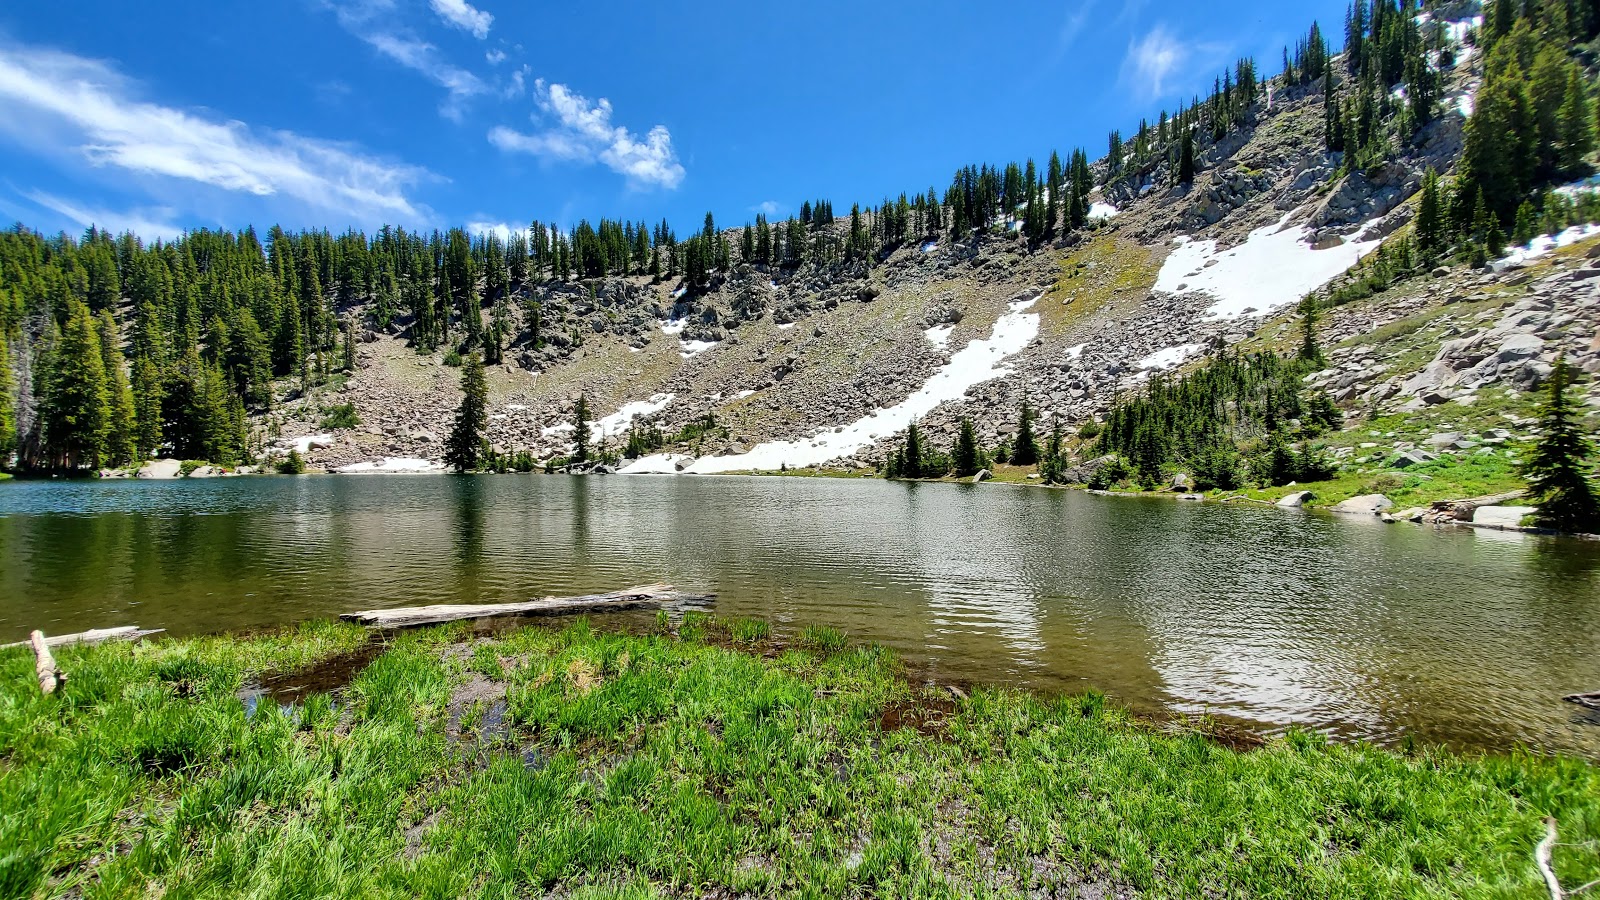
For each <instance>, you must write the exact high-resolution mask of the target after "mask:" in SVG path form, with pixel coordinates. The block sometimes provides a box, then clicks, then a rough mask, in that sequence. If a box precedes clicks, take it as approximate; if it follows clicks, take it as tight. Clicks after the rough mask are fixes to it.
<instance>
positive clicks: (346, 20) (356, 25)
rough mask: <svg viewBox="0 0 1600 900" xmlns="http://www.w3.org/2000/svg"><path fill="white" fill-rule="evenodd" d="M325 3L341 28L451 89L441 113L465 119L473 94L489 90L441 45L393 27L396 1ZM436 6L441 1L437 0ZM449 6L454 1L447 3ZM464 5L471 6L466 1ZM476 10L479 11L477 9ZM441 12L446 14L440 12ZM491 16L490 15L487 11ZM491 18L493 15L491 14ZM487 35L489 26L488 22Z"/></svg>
mask: <svg viewBox="0 0 1600 900" xmlns="http://www.w3.org/2000/svg"><path fill="white" fill-rule="evenodd" d="M323 5H324V6H326V7H327V8H329V9H332V10H333V11H334V14H335V15H336V16H338V19H339V25H340V27H342V28H344V30H345V31H348V32H350V33H351V34H353V35H355V36H356V37H358V38H360V39H361V40H362V41H365V42H366V44H367V45H368V46H370V47H372V48H373V49H374V50H377V51H378V52H379V53H382V54H383V55H384V56H387V57H388V58H390V59H392V60H394V61H395V62H397V63H399V64H400V65H402V66H405V67H406V68H408V69H411V70H413V71H415V72H418V73H420V74H421V75H423V76H424V77H426V78H427V79H429V80H430V81H432V82H434V83H435V84H437V85H439V86H440V87H442V88H444V89H445V90H446V91H448V92H449V97H448V98H447V100H446V101H445V103H444V105H442V106H441V107H440V108H439V113H440V114H441V115H443V116H445V117H446V118H449V119H453V120H455V121H457V122H459V121H461V118H462V112H461V104H462V102H463V101H464V100H466V99H467V98H469V97H473V96H477V95H479V94H485V93H488V92H489V86H488V85H487V84H485V83H484V81H483V79H481V78H479V77H478V76H477V75H474V74H473V73H471V72H469V71H467V70H466V69H463V68H461V67H460V66H456V65H452V64H451V63H449V62H447V61H446V60H445V59H444V58H443V57H442V56H441V55H440V53H439V48H437V47H435V46H434V45H432V44H430V43H428V42H427V41H424V40H420V39H418V38H416V37H414V36H412V35H410V34H409V33H406V32H405V31H404V30H403V29H402V30H398V31H397V30H395V29H394V28H393V27H390V26H391V25H392V23H393V22H394V21H395V19H396V17H397V13H396V11H395V7H394V0H323ZM434 5H435V8H436V11H437V7H438V6H440V5H441V4H440V3H438V2H435V4H434ZM443 5H446V6H449V5H451V4H449V3H445V4H443ZM460 5H461V6H463V7H465V8H466V9H469V10H470V9H471V7H470V6H466V4H465V3H461V4H460ZM474 12H476V10H474ZM440 15H445V13H444V12H440ZM485 15H487V14H485ZM490 18H491V19H492V18H493V17H490ZM484 29H485V34H487V29H488V25H487V23H486V24H485V25H484Z"/></svg>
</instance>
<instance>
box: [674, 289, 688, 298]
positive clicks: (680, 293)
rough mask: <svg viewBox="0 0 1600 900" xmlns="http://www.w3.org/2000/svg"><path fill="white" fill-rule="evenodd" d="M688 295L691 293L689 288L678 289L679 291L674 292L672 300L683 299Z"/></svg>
mask: <svg viewBox="0 0 1600 900" xmlns="http://www.w3.org/2000/svg"><path fill="white" fill-rule="evenodd" d="M687 293H689V289H688V288H686V287H681V288H678V289H677V290H675V291H673V292H672V299H674V300H677V299H678V298H680V297H682V296H683V295H684V294H687Z"/></svg>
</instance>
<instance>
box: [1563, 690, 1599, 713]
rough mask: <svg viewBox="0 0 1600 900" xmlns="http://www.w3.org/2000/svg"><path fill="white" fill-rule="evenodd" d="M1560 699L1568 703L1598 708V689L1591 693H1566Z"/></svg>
mask: <svg viewBox="0 0 1600 900" xmlns="http://www.w3.org/2000/svg"><path fill="white" fill-rule="evenodd" d="M1561 699H1563V700H1565V701H1567V702H1568V703H1576V704H1578V705H1579V706H1587V707H1588V708H1590V709H1600V691H1595V692H1594V693H1592V694H1568V695H1567V696H1565V697H1562V698H1561Z"/></svg>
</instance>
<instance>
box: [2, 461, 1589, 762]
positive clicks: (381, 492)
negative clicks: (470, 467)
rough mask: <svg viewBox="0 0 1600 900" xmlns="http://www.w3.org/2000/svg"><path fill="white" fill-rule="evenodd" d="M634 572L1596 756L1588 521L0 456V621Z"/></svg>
mask: <svg viewBox="0 0 1600 900" xmlns="http://www.w3.org/2000/svg"><path fill="white" fill-rule="evenodd" d="M651 581H668V582H671V583H673V584H676V585H678V586H679V587H682V588H685V589H690V590H703V591H710V592H715V593H716V594H717V595H718V596H717V600H716V602H715V605H714V607H713V608H714V610H715V612H716V613H717V614H718V615H721V616H725V617H746V616H747V617H753V618H760V619H765V620H767V621H769V622H771V623H772V624H773V626H774V629H775V630H776V631H777V632H779V633H780V634H782V633H785V632H787V633H794V632H797V631H799V630H800V629H801V628H803V627H804V626H806V625H811V624H826V625H833V626H836V627H839V628H842V629H844V630H845V631H847V632H848V633H849V634H850V636H851V637H852V638H853V639H856V640H863V641H875V642H878V643H882V644H884V645H887V646H889V647H892V648H893V649H894V650H896V651H897V652H898V653H899V654H900V655H901V656H902V657H904V658H905V659H906V661H907V662H908V664H909V665H911V666H912V667H913V669H914V670H915V671H916V672H917V673H918V674H919V675H920V676H923V677H927V678H931V679H935V680H939V681H954V682H973V683H988V684H1005V685H1017V686H1025V687H1031V688H1037V689H1042V690H1046V691H1081V690H1085V689H1089V688H1094V689H1098V690H1101V691H1104V692H1105V693H1106V694H1107V695H1109V696H1110V697H1111V698H1112V699H1113V700H1114V701H1115V702H1118V703H1121V704H1124V705H1127V706H1130V707H1132V708H1133V709H1135V710H1138V711H1142V712H1149V713H1155V714H1165V713H1179V714H1190V715H1192V714H1200V713H1205V712H1210V713H1213V714H1217V715H1221V716H1225V717H1229V718H1236V719H1240V720H1243V721H1246V722H1249V723H1253V724H1255V725H1257V726H1259V727H1261V728H1263V729H1264V730H1267V731H1275V730H1280V729H1282V728H1285V727H1287V726H1289V725H1291V724H1298V725H1303V726H1307V727H1311V728H1316V729H1319V730H1323V731H1326V732H1328V733H1329V734H1332V735H1334V736H1337V737H1340V738H1347V739H1368V740H1374V741H1379V742H1382V743H1395V742H1398V741H1401V740H1404V739H1405V738H1406V737H1407V736H1408V735H1409V736H1410V737H1411V738H1413V739H1415V740H1419V741H1422V742H1427V743H1432V742H1442V743H1447V744H1450V745H1452V746H1455V747H1461V748H1471V749H1509V748H1511V747H1514V746H1518V745H1523V746H1527V747H1530V748H1532V749H1534V750H1537V751H1541V752H1570V753H1578V754H1581V755H1584V756H1587V757H1590V758H1600V714H1596V713H1592V712H1587V711H1585V710H1583V709H1582V708H1580V707H1577V706H1574V705H1572V704H1568V703H1563V702H1562V701H1561V697H1562V696H1563V695H1565V694H1570V693H1575V692H1579V691H1593V690H1600V544H1595V543H1590V542H1582V541H1574V540H1564V539H1550V538H1534V537H1528V536H1523V535H1517V534H1504V533H1499V532H1483V531H1477V532H1475V531H1471V530H1466V529H1461V530H1456V529H1449V530H1435V529H1431V528H1420V527H1415V526H1409V525H1405V526H1402V525H1383V524H1381V523H1378V522H1377V521H1376V520H1372V521H1367V520H1361V519H1348V518H1336V517H1333V516H1329V515H1324V514H1317V513H1302V512H1296V511H1283V510H1277V509H1266V508H1241V507H1237V506H1224V505H1220V504H1196V503H1178V502H1173V501H1171V500H1166V499H1128V498H1108V497H1096V496H1090V495H1087V494H1083V493H1079V492H1070V491H1053V490H1032V489H1026V488H1017V487H1007V486H1001V485H987V486H976V487H974V486H967V485H943V484H901V483H890V482H883V481H877V480H849V481H846V480H834V479H801V478H689V477H680V478H671V477H663V478H650V477H637V478H565V477H549V476H494V477H490V476H485V477H471V478H460V477H451V476H435V475H419V476H354V477H304V478H289V477H263V478H239V479H225V480H223V479H216V480H205V481H171V482H81V483H59V482H55V483H46V482H9V483H5V484H0V641H6V640H18V639H21V638H23V637H25V636H26V634H27V631H28V629H30V628H43V629H44V630H45V631H46V632H49V633H65V632H70V631H79V630H83V629H87V628H92V627H105V626H111V625H121V624H138V625H140V626H142V627H145V628H166V629H168V630H169V631H170V632H173V633H177V634H188V633H205V632H216V631H223V630H231V629H252V628H259V627H265V626H272V625H277V624H283V623H288V622H295V621H300V620H303V619H307V618H315V617H328V616H334V615H337V614H338V613H341V612H348V611H351V610H355V609H369V608H379V607H393V606H409V605H416V604H423V603H451V602H509V601H514V600H525V599H529V598H531V597H536V596H540V595H546V594H568V593H582V592H587V591H597V590H608V589H614V588H619V587H625V586H628V585H632V584H637V583H643V582H651ZM626 615H630V616H631V618H633V619H637V618H639V617H640V616H645V617H647V616H648V614H637V613H636V614H626ZM601 618H602V619H603V618H604V617H601Z"/></svg>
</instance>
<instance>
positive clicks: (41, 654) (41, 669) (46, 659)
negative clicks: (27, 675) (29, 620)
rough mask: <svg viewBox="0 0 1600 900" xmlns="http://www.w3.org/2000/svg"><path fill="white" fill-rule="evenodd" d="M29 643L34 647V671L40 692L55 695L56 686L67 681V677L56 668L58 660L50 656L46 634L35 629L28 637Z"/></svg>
mask: <svg viewBox="0 0 1600 900" xmlns="http://www.w3.org/2000/svg"><path fill="white" fill-rule="evenodd" d="M28 643H29V644H32V645H33V671H34V673H35V674H37V675H38V676H39V690H40V692H42V693H45V694H54V693H55V692H56V686H57V685H59V684H60V683H61V682H63V681H66V680H67V676H66V675H65V674H64V673H63V672H62V671H61V670H60V669H58V668H56V658H55V657H54V656H51V655H50V645H49V644H48V643H46V642H45V639H44V632H42V631H39V630H38V629H34V632H33V634H30V635H28Z"/></svg>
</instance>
